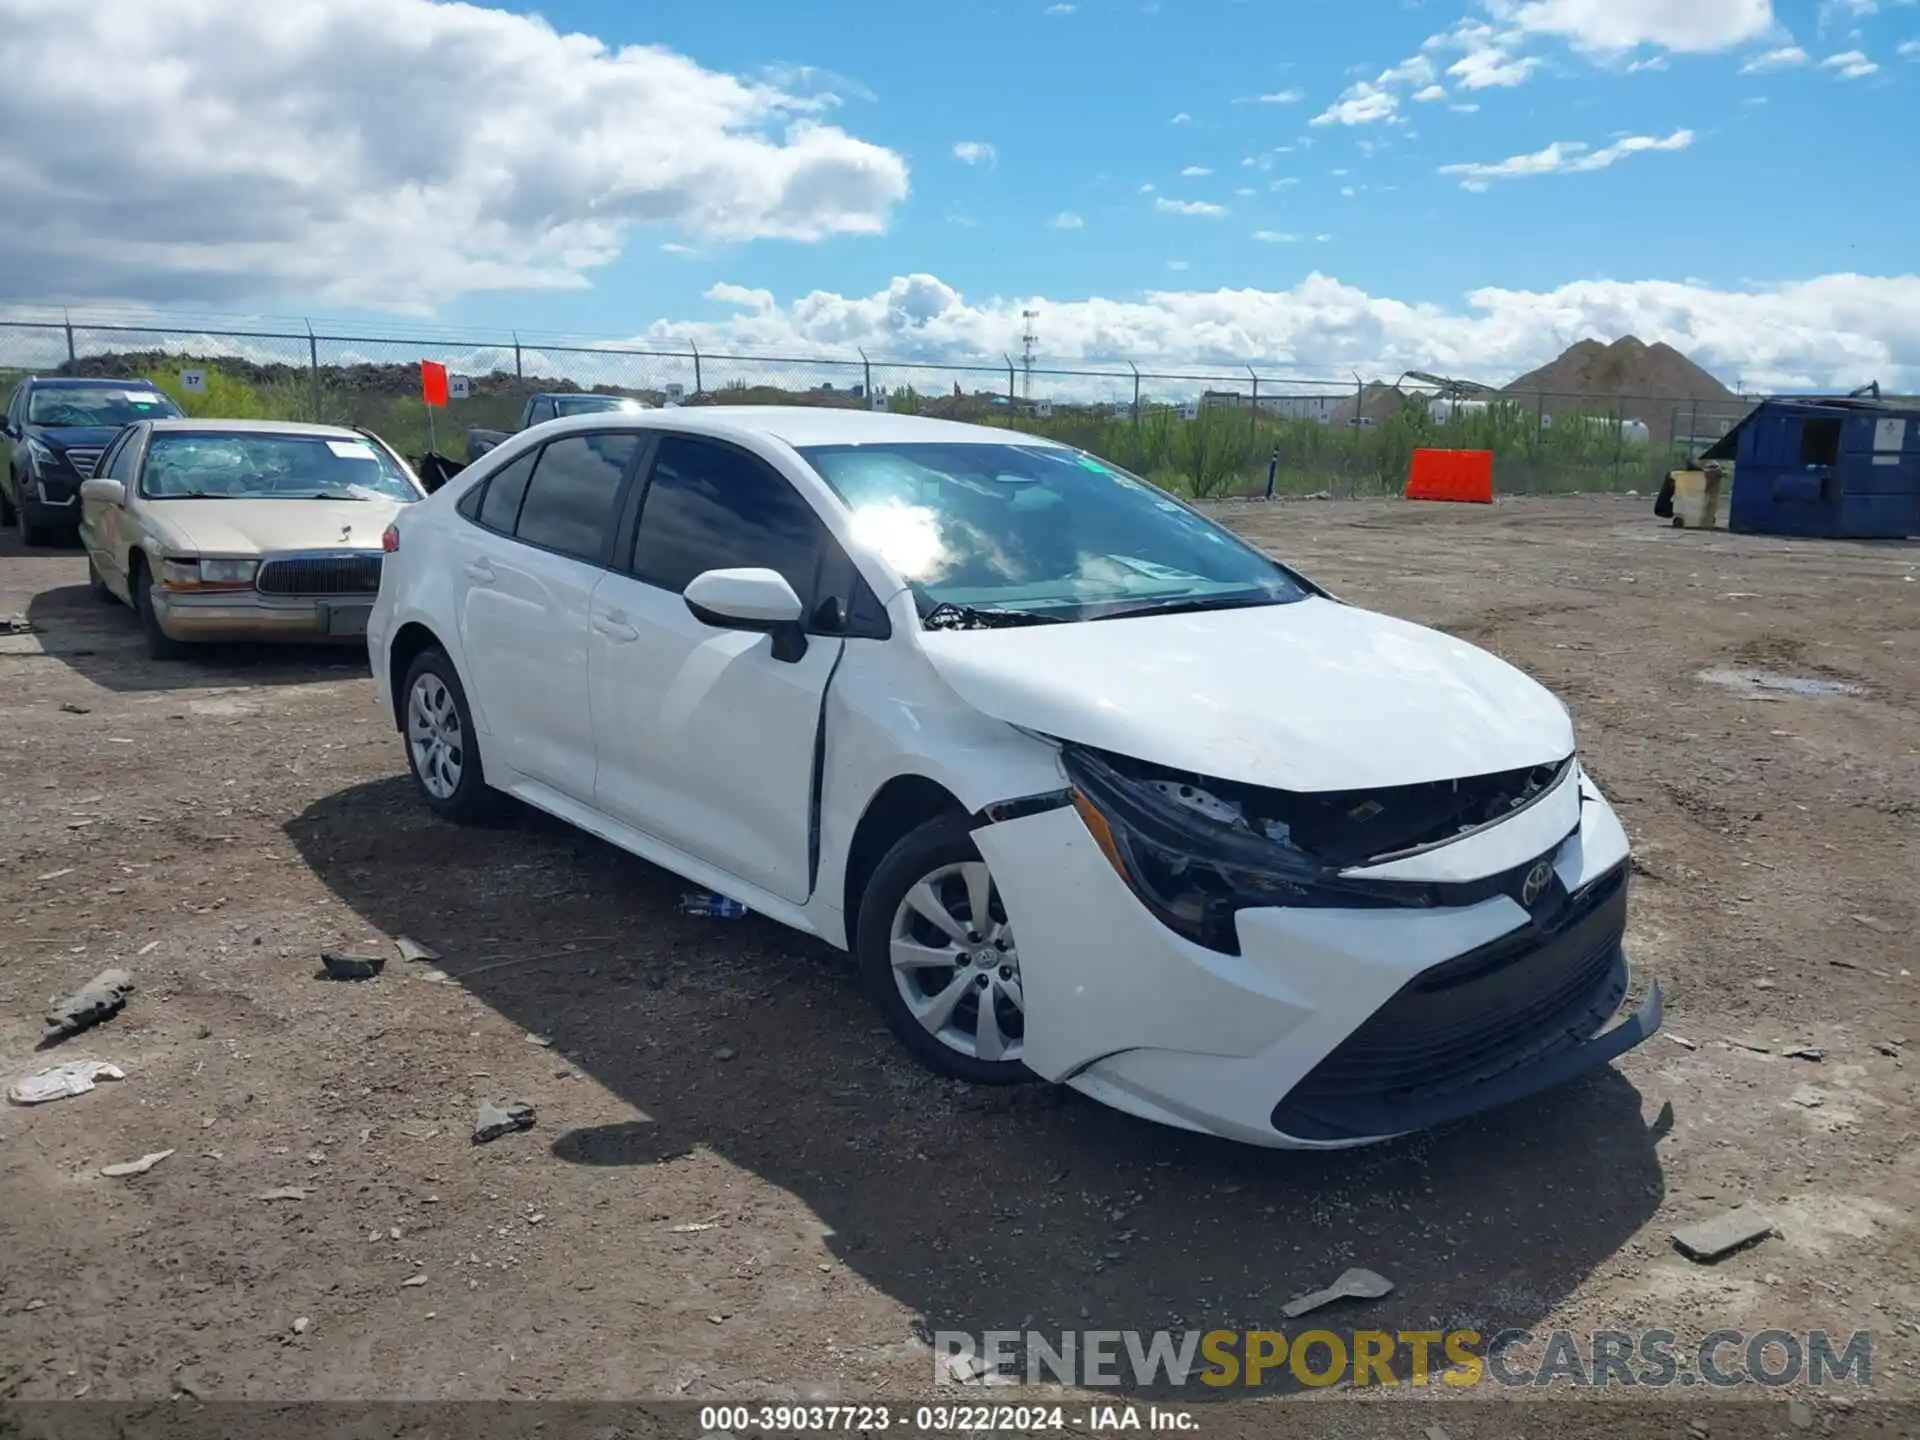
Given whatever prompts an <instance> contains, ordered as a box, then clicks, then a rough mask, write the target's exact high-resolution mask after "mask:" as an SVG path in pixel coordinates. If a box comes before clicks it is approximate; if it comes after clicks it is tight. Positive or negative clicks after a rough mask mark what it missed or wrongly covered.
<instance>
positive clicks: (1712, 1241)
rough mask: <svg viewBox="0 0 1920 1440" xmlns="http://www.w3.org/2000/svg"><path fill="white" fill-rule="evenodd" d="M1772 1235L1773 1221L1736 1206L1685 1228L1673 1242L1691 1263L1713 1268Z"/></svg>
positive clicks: (1674, 1234) (1682, 1228)
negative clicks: (1724, 1259)
mask: <svg viewBox="0 0 1920 1440" xmlns="http://www.w3.org/2000/svg"><path fill="white" fill-rule="evenodd" d="M1771 1234H1773V1221H1771V1220H1769V1219H1768V1218H1767V1217H1766V1216H1765V1215H1763V1214H1761V1213H1760V1212H1759V1211H1758V1210H1750V1209H1747V1208H1745V1207H1741V1206H1737V1207H1735V1208H1734V1209H1732V1210H1728V1211H1725V1212H1724V1213H1722V1214H1719V1215H1715V1216H1712V1217H1711V1218H1709V1219H1706V1220H1696V1221H1694V1223H1693V1224H1691V1225H1682V1226H1681V1227H1680V1228H1679V1229H1678V1230H1676V1231H1674V1232H1673V1243H1674V1246H1675V1248H1676V1249H1678V1250H1679V1252H1680V1253H1681V1254H1682V1255H1684V1256H1686V1257H1687V1258H1688V1259H1689V1260H1693V1261H1696V1262H1698V1263H1699V1264H1702V1265H1711V1264H1713V1262H1714V1261H1716V1260H1718V1259H1720V1258H1721V1257H1722V1256H1726V1255H1731V1254H1732V1253H1733V1252H1734V1251H1736V1250H1741V1249H1744V1248H1746V1247H1747V1246H1748V1245H1752V1244H1754V1243H1755V1242H1756V1241H1759V1240H1764V1239H1765V1238H1766V1237H1767V1236H1769V1235H1771Z"/></svg>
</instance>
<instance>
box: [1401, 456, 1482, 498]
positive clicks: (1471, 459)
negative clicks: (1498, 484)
mask: <svg viewBox="0 0 1920 1440" xmlns="http://www.w3.org/2000/svg"><path fill="white" fill-rule="evenodd" d="M1407 499H1409V500H1459V501H1465V502H1467V503H1468V504H1473V505H1491V504H1492V503H1493V452H1492V451H1491V450H1416V451H1414V452H1413V465H1412V467H1411V468H1410V469H1409V470H1408V471H1407Z"/></svg>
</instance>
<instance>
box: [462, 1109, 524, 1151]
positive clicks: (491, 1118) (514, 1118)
mask: <svg viewBox="0 0 1920 1440" xmlns="http://www.w3.org/2000/svg"><path fill="white" fill-rule="evenodd" d="M532 1128H533V1106H531V1105H529V1104H527V1103H526V1102H525V1101H524V1100H502V1101H498V1102H495V1101H492V1100H488V1101H485V1102H483V1103H482V1104H481V1106H480V1114H479V1115H478V1116H477V1117H476V1118H475V1119H474V1122H473V1143H474V1144H476V1145H484V1144H486V1143H487V1142H488V1141H489V1140H498V1139H499V1138H500V1137H501V1136H502V1135H511V1134H513V1133H514V1132H515V1131H517V1130H531V1129H532Z"/></svg>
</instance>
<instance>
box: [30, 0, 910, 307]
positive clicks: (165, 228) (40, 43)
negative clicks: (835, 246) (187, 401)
mask: <svg viewBox="0 0 1920 1440" xmlns="http://www.w3.org/2000/svg"><path fill="white" fill-rule="evenodd" d="M0 9H4V14H5V31H4V33H5V37H6V38H5V45H6V53H7V57H8V63H7V72H8V78H7V82H6V84H5V85H4V86H0V133H6V134H11V135H16V136H23V135H32V136H33V137H34V139H33V143H32V145H30V146H24V147H14V148H13V149H12V151H11V152H10V154H9V157H8V159H7V161H6V162H5V164H4V165H0V299H5V298H8V297H9V296H21V295H24V294H25V292H27V291H29V290H31V292H32V296H31V298H33V299H36V300H45V299H47V298H50V297H59V296H63V295H64V296H85V295H95V296H98V295H115V296H120V297H124V298H126V299H129V300H137V301H149V300H150V301H163V302H168V303H184V304H204V303H215V304H222V303H230V302H233V301H238V300H245V299H250V298H255V297H261V298H265V297H280V296H286V295H292V294H298V295H300V296H301V297H302V298H303V299H306V300H310V301H314V302H318V303H321V304H327V305H336V306H338V305H367V306H380V307H391V308H395V309H413V310H420V309H426V308H430V307H431V306H433V305H434V304H436V303H438V302H440V301H443V300H446V299H449V298H451V297H453V296H456V295H460V294H463V293H469V292H473V291H487V290H507V289H530V288H546V289H555V288H578V287H581V286H583V285H585V284H586V283H587V279H586V277H587V274H588V272H590V271H591V270H593V269H594V268H595V267H598V266H602V265H605V264H607V263H608V262H609V261H611V260H613V259H614V258H615V257H616V256H617V255H618V254H619V253H620V252H621V250H622V249H623V248H624V246H625V245H626V244H627V243H628V242H629V240H630V239H631V238H632V233H633V231H634V230H635V229H636V228H639V227H645V226H660V227H664V228H666V229H668V231H669V233H672V232H675V231H678V232H680V233H681V234H682V235H684V236H685V237H687V238H689V239H700V240H706V239H711V240H721V241H738V240H747V239H754V238H759V237H780V238H786V239H792V240H800V241H810V240H816V239H820V238H822V237H825V236H830V235H839V234H877V233H880V232H882V231H884V229H885V228H886V225H887V220H888V216H889V212H890V210H891V209H892V207H893V206H894V205H895V204H896V203H898V202H899V201H900V200H901V199H902V198H903V197H904V196H905V195H906V193H907V166H906V164H905V162H904V161H903V160H902V159H901V157H900V156H899V155H897V154H895V153H894V152H893V151H891V150H888V149H885V148H883V147H882V146H879V145H875V144H871V143H869V142H867V141H863V140H860V139H858V138H856V137H855V136H853V135H850V134H848V133H847V132H846V131H845V130H843V129H841V128H840V127H838V126H836V125H832V124H829V123H827V122H826V119H825V115H826V112H827V111H829V110H830V109H831V108H832V107H833V106H834V105H835V104H836V103H837V102H836V99H835V97H834V95H833V94H831V93H823V92H820V91H818V90H815V89H812V88H811V84H812V80H815V79H819V78H821V77H820V75H819V72H801V71H788V72H783V78H784V79H785V80H787V81H788V82H789V84H788V86H787V87H786V88H783V87H782V86H781V85H780V84H777V83H774V82H772V81H769V80H766V79H758V80H756V79H751V78H741V77H738V76H734V75H729V74H725V73H722V72H719V71H714V70H709V69H706V68H704V67H702V66H701V65H698V64H696V63H695V62H694V61H692V60H690V59H688V58H686V57H685V56H682V55H678V54H675V53H674V52H672V51H670V50H667V49H663V48H660V47H658V46H639V45H636V46H629V47H626V48H623V49H610V48H608V47H607V46H605V45H603V44H601V43H600V42H599V41H597V40H594V39H592V38H590V37H587V36H581V35H565V36H563V35H560V34H558V33H556V32H555V31H554V30H553V28H552V27H551V26H549V25H548V24H547V23H546V22H545V21H543V20H540V19H538V18H535V17H533V16H528V15H519V14H513V13H510V12H507V11H504V10H496V9H490V8H481V7H478V6H472V5H462V4H444V3H433V0H275V3H273V4H270V5H264V4H258V3H254V0H194V3H192V4H181V5H165V6H156V5H154V4H152V3H150V0H88V3H87V4H85V5H73V4H68V3H63V0H5V3H4V6H0ZM480 96H484V97H485V103H484V104H479V103H477V102H476V98H475V97H480Z"/></svg>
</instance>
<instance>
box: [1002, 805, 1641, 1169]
mask: <svg viewBox="0 0 1920 1440" xmlns="http://www.w3.org/2000/svg"><path fill="white" fill-rule="evenodd" d="M1579 784H1580V788H1581V794H1580V803H1579V805H1578V807H1577V821H1576V824H1577V828H1575V829H1574V830H1573V832H1572V833H1571V834H1569V835H1567V836H1566V838H1565V839H1564V840H1563V841H1561V842H1560V843H1558V844H1557V845H1556V846H1554V848H1553V850H1552V856H1551V858H1552V864H1553V866H1554V870H1555V873H1556V875H1557V876H1558V878H1559V880H1560V882H1561V884H1562V885H1563V886H1564V888H1565V891H1566V892H1567V894H1568V895H1569V897H1570V899H1569V903H1568V907H1567V908H1566V910H1565V911H1563V912H1561V913H1559V914H1558V915H1556V917H1555V921H1554V928H1553V929H1552V930H1551V932H1549V931H1546V930H1543V929H1542V928H1541V926H1539V925H1538V924H1536V922H1535V921H1534V919H1533V918H1532V917H1531V916H1529V914H1528V912H1527V911H1526V910H1525V909H1523V908H1522V907H1521V905H1520V904H1519V902H1518V901H1517V900H1516V899H1512V898H1509V897H1508V896H1507V895H1504V894H1496V895H1494V896H1492V897H1491V898H1489V899H1485V900H1482V901H1480V902H1478V903H1476V904H1470V905H1461V906H1455V907H1451V908H1439V909H1431V910H1368V909H1355V910H1331V909H1327V910H1317V909H1261V910H1246V911H1242V912H1241V914H1240V916H1239V917H1238V928H1239V935H1240V944H1241V952H1242V953H1241V954H1239V955H1222V954H1219V953H1217V952H1215V951H1211V950H1207V949H1205V948H1203V947H1201V946H1197V945H1194V944H1192V943H1190V942H1188V941H1186V940H1185V939H1183V938H1182V937H1180V936H1178V935H1175V934H1174V933H1173V932H1171V931H1169V930H1167V929H1166V928H1165V927H1164V926H1162V925H1161V924H1160V923H1159V922H1158V921H1156V920H1155V919H1154V918H1153V917H1152V916H1151V915H1150V914H1149V913H1148V912H1147V911H1146V909H1145V908H1144V907H1143V906H1142V905H1140V903H1139V902H1138V901H1136V900H1135V899H1134V897H1133V895H1132V892H1131V891H1129V890H1128V889H1127V888H1126V886H1125V885H1124V883H1123V882H1122V881H1121V880H1120V878H1119V876H1118V875H1116V874H1115V873H1114V870H1113V868H1112V866H1110V865H1109V864H1108V863H1107V861H1106V859H1105V857H1104V856H1103V855H1102V854H1101V853H1100V851H1099V849H1098V847H1097V846H1096V845H1095V844H1094V842H1093V840H1092V837H1091V836H1090V835H1089V834H1088V832H1087V829H1086V826H1085V825H1084V823H1083V822H1082V821H1081V820H1080V818H1079V816H1078V814H1077V813H1075V812H1074V811H1073V810H1072V809H1071V808H1067V809H1059V810H1051V811H1047V812H1044V813H1041V814H1038V815H1030V816H1026V817H1023V818H1021V819H1018V820H1010V821H1007V822H1005V823H1003V824H999V825H989V826H985V827H983V828H981V829H980V830H978V831H976V832H975V840H976V841H977V843H978V844H979V845H980V848H981V851H982V853H983V854H984V855H985V856H986V858H987V861H988V863H989V865H990V866H991V867H992V868H993V872H994V877H995V882H996V884H997V885H999V887H1000V889H1001V892H1002V895H1003V898H1004V900H1005V903H1006V906H1007V913H1008V915H1009V917H1010V918H1011V920H1012V922H1013V928H1014V932H1015V934H1016V935H1017V936H1018V937H1019V946H1020V968H1021V980H1022V985H1023V988H1024V991H1025V996H1026V1006H1027V1033H1026V1050H1025V1056H1026V1060H1027V1063H1028V1065H1029V1066H1031V1067H1032V1068H1033V1069H1034V1070H1035V1071H1037V1072H1038V1073H1039V1074H1040V1075H1041V1076H1042V1077H1043V1078H1045V1079H1048V1080H1054V1081H1059V1082H1061V1083H1064V1084H1068V1085H1071V1086H1073V1087H1074V1088H1075V1089H1078V1090H1080V1091H1082V1092H1084V1093H1086V1094H1087V1095H1089V1096H1091V1097H1092V1098H1094V1099H1098V1100H1101V1101H1103V1102H1105V1103H1107V1104H1110V1105H1113V1106H1115V1107H1116V1108H1118V1109H1121V1110H1125V1111H1127V1112H1129V1113H1132V1114H1135V1115H1140V1116H1143V1117H1145V1118H1148V1119H1152V1120H1157V1121H1161V1122H1163V1123H1166V1124H1171V1125H1177V1126H1181V1127H1183V1128H1186V1129H1190V1130H1198V1131H1203V1132H1206V1133H1209V1134H1214V1135H1219V1136H1223V1137H1226V1138H1229V1139H1234V1140H1239V1141H1245V1142H1249V1143H1252V1144H1256V1145H1267V1146H1279V1147H1292V1148H1313V1149H1336V1148H1343V1147H1346V1146H1350V1145H1356V1144H1364V1143H1367V1142H1369V1141H1375V1140H1382V1139H1387V1138H1390V1137H1391V1136H1394V1135H1397V1134H1404V1133H1407V1132H1409V1131H1413V1130H1419V1129H1424V1128H1427V1127H1429V1126H1432V1125H1438V1124H1442V1123H1447V1122H1450V1121H1453V1120H1458V1119H1461V1118H1464V1117H1465V1116H1467V1115H1471V1114H1474V1113H1478V1112H1480V1111H1484V1110H1487V1109H1491V1108H1493V1107H1496V1106H1499V1105H1504V1104H1507V1103H1509V1102H1511V1101H1514V1100H1517V1099H1520V1098H1522V1097H1524V1096H1526V1095H1530V1094H1535V1093H1538V1092H1540V1091H1542V1090H1545V1089H1548V1088H1550V1087H1552V1086H1555V1085H1559V1084H1561V1083H1564V1082H1565V1081H1567V1080H1570V1079H1572V1078H1574V1077H1575V1076H1577V1075H1579V1074H1582V1073H1584V1072H1587V1071H1590V1070H1594V1069H1597V1068H1599V1067H1601V1066H1604V1065H1606V1064H1607V1063H1609V1062H1610V1061H1612V1060H1613V1059H1615V1058H1617V1057H1618V1056H1619V1055H1620V1054H1622V1053H1624V1052H1625V1051H1626V1050H1628V1049H1631V1048H1632V1047H1633V1046H1635V1045H1637V1044H1639V1043H1640V1042H1641V1041H1642V1040H1644V1039H1646V1038H1647V1036H1649V1035H1651V1034H1652V1033H1653V1032H1654V1031H1655V1030H1656V1029H1658V1028H1659V1025H1660V1014H1661V1002H1660V997H1659V992H1658V989H1657V987H1656V988H1654V989H1653V990H1652V991H1651V992H1650V993H1649V994H1648V996H1647V997H1646V1000H1645V1001H1644V1003H1642V1004H1641V1005H1640V1006H1639V1007H1638V1008H1637V1010H1636V1011H1635V1012H1634V1013H1633V1014H1632V1015H1631V1016H1629V1017H1628V1018H1627V1019H1626V1020H1625V1021H1623V1022H1622V1023H1620V1024H1618V1025H1616V1026H1615V1027H1614V1028H1612V1029H1610V1030H1607V1029H1604V1027H1605V1026H1606V1025H1607V1022H1608V1021H1609V1020H1610V1019H1612V1018H1613V1016H1614V1015H1615V1014H1616V1012H1617V1011H1618V1009H1619V1007H1620V1005H1621V1004H1622V1002H1623V1000H1624V999H1625V997H1626V994H1627V990H1628V972H1627V961H1626V955H1625V952H1624V949H1623V947H1622V944H1621V931H1622V930H1623V929H1624V927H1625V914H1626V894H1625V890H1626V862H1627V843H1626V835H1625V833H1624V831H1623V830H1622V829H1621V827H1620V823H1619V821H1618V819H1617V818H1616V817H1615V815H1614V813H1613V811H1612V809H1611V808H1610V807H1609V806H1608V805H1607V803H1606V801H1605V799H1604V798H1602V797H1601V795H1600V793H1599V792H1598V790H1597V789H1595V788H1594V787H1593V786H1592V785H1591V783H1590V782H1589V781H1587V780H1586V778H1585V777H1584V776H1582V777H1581V778H1580V781H1579ZM1513 823H1515V822H1509V824H1513ZM1505 829H1507V826H1505V825H1503V826H1496V827H1494V828H1493V829H1492V830H1489V831H1486V832H1483V833H1482V834H1481V835H1478V836H1472V837H1468V838H1467V839H1464V840H1462V841H1460V842H1458V843H1457V844H1455V845H1452V846H1448V847H1446V850H1448V851H1453V852H1457V853H1455V854H1452V855H1447V856H1445V863H1446V864H1448V865H1450V866H1452V867H1453V868H1454V869H1455V870H1456V871H1466V870H1471V869H1472V868H1473V865H1474V856H1475V854H1483V855H1485V856H1486V857H1487V858H1486V862H1485V863H1486V868H1485V870H1484V871H1483V872H1482V873H1484V874H1488V875H1492V874H1496V873H1500V872H1501V871H1503V870H1504V869H1505V868H1506V867H1507V866H1508V865H1510V864H1511V863H1512V859H1511V857H1510V855H1509V854H1508V853H1507V850H1508V849H1509V848H1510V847H1509V844H1508V841H1507V839H1506V837H1502V836H1501V834H1500V832H1501V831H1502V830H1505ZM1542 843H1543V844H1552V843H1553V842H1552V840H1551V839H1549V840H1547V841H1543V842H1542ZM1436 863H1438V862H1437V861H1436ZM1460 878H1469V877H1467V876H1466V875H1464V874H1462V875H1461V877H1460Z"/></svg>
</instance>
